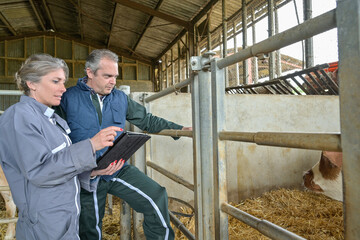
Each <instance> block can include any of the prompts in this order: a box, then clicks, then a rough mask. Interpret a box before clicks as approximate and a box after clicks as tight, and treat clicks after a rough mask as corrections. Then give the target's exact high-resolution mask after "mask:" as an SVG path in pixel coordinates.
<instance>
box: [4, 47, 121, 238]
mask: <svg viewBox="0 0 360 240" xmlns="http://www.w3.org/2000/svg"><path fill="white" fill-rule="evenodd" d="M68 72H69V69H68V67H67V65H66V63H65V62H64V61H63V60H61V59H58V58H54V57H51V56H50V55H46V54H36V55H33V56H31V57H29V58H28V59H27V60H26V61H25V63H24V64H23V65H22V66H21V68H20V69H19V71H18V72H17V73H16V74H15V80H16V82H17V84H18V87H19V89H20V90H22V91H23V92H24V95H23V96H21V98H20V102H18V103H16V104H14V105H13V106H11V107H10V108H8V109H7V110H6V111H5V112H4V114H3V115H2V116H1V117H0V136H1V138H0V160H1V166H2V168H3V170H4V173H5V176H6V178H7V180H8V182H9V186H10V189H11V193H12V195H13V198H14V202H15V204H16V205H17V207H18V210H19V213H18V215H19V216H18V217H19V218H18V222H17V225H16V239H31V240H32V239H38V240H43V239H66V240H68V239H79V237H78V226H79V225H78V218H79V213H80V199H79V190H80V184H81V187H82V188H85V189H87V190H88V191H95V190H96V185H97V180H96V179H95V180H91V178H92V176H96V175H111V174H113V173H114V172H116V171H117V170H119V169H120V168H121V167H122V165H123V164H124V161H123V160H120V161H118V162H117V161H115V162H114V163H113V164H112V165H110V166H109V167H108V168H106V169H104V170H100V171H91V170H92V169H93V168H95V167H96V159H95V151H97V150H100V149H102V148H104V147H107V146H111V145H112V144H113V143H112V141H113V140H114V137H115V136H116V131H122V129H121V128H118V127H109V128H106V129H103V130H102V131H100V132H99V133H97V134H96V135H95V136H94V137H93V138H91V139H86V140H84V141H81V142H78V143H76V144H73V145H72V144H71V141H70V138H69V137H68V135H67V134H68V133H69V132H70V129H69V127H68V125H67V124H66V122H65V121H64V120H63V119H61V118H60V117H59V116H58V115H56V114H55V113H54V110H53V109H52V108H51V107H52V106H57V105H59V104H60V100H61V96H62V94H63V93H64V92H65V91H66V89H65V85H64V84H65V82H66V80H67V78H68Z"/></svg>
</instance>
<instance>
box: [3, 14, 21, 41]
mask: <svg viewBox="0 0 360 240" xmlns="http://www.w3.org/2000/svg"><path fill="white" fill-rule="evenodd" d="M0 20H1V21H2V22H3V23H4V24H5V25H6V27H7V28H8V29H9V31H10V32H11V33H12V34H13V35H14V36H16V35H17V33H16V31H15V29H14V28H13V27H12V26H11V24H10V23H9V22H8V20H7V19H6V18H5V16H4V15H3V14H2V12H0Z"/></svg>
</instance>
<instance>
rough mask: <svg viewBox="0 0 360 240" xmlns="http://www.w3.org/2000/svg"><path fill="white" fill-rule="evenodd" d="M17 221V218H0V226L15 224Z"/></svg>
mask: <svg viewBox="0 0 360 240" xmlns="http://www.w3.org/2000/svg"><path fill="white" fill-rule="evenodd" d="M17 220H18V218H2V219H0V224H5V223H16V222H17Z"/></svg>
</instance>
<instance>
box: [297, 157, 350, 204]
mask: <svg viewBox="0 0 360 240" xmlns="http://www.w3.org/2000/svg"><path fill="white" fill-rule="evenodd" d="M341 169H342V153H341V152H327V151H323V152H322V153H321V158H320V161H319V162H317V163H316V164H315V165H314V166H313V167H312V169H310V170H308V171H307V172H305V174H304V175H303V180H304V186H305V187H306V188H307V189H308V190H310V191H313V192H316V193H322V194H324V195H326V196H328V197H330V198H332V199H335V200H337V201H341V202H342V201H343V182H342V171H341Z"/></svg>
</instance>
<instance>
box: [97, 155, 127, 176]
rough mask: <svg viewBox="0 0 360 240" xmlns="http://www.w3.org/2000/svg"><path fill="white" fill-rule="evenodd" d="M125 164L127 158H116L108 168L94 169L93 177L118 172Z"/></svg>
mask: <svg viewBox="0 0 360 240" xmlns="http://www.w3.org/2000/svg"><path fill="white" fill-rule="evenodd" d="M124 164H125V160H124V159H120V160H119V161H118V160H115V161H114V162H112V163H111V164H110V165H109V166H108V167H107V168H105V169H101V170H93V171H92V172H91V175H90V176H91V177H94V176H100V175H113V174H114V173H115V172H117V171H118V170H119V169H120V168H122V166H124Z"/></svg>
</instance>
